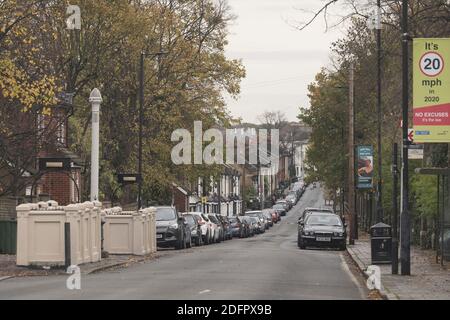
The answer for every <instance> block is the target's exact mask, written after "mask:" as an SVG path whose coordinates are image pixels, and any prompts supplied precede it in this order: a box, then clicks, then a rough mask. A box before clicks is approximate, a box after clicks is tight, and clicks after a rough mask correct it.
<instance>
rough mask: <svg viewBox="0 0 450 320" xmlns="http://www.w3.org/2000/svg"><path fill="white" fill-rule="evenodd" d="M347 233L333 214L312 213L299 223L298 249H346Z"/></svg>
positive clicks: (343, 225) (339, 219) (342, 224)
mask: <svg viewBox="0 0 450 320" xmlns="http://www.w3.org/2000/svg"><path fill="white" fill-rule="evenodd" d="M346 241H347V233H346V227H345V224H344V223H343V222H342V220H341V218H340V217H339V216H338V215H336V214H333V213H325V212H313V213H311V214H310V215H309V216H308V217H307V218H306V219H305V221H304V222H303V221H301V222H299V226H298V247H299V248H300V249H305V248H306V247H328V248H330V247H336V248H339V249H340V250H345V249H346Z"/></svg>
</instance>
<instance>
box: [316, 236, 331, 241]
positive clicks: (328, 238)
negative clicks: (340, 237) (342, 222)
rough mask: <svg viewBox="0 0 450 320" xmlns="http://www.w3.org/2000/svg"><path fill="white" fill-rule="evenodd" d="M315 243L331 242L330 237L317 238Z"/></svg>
mask: <svg viewBox="0 0 450 320" xmlns="http://www.w3.org/2000/svg"><path fill="white" fill-rule="evenodd" d="M316 241H320V242H331V238H330V237H317V238H316Z"/></svg>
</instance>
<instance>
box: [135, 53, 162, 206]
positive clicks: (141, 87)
mask: <svg viewBox="0 0 450 320" xmlns="http://www.w3.org/2000/svg"><path fill="white" fill-rule="evenodd" d="M163 54H165V52H157V53H146V52H144V51H142V52H141V57H140V67H139V138H138V139H139V142H138V174H139V175H140V177H141V179H139V182H138V210H139V209H141V207H142V181H143V175H142V139H143V137H142V136H143V133H142V126H143V122H144V59H145V57H146V56H152V57H156V56H160V55H163Z"/></svg>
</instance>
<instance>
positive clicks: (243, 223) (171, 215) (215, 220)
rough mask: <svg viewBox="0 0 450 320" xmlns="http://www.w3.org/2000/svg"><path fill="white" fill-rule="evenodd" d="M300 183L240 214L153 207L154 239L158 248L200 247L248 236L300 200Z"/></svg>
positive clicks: (261, 229) (267, 227) (264, 229)
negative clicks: (261, 206) (267, 204)
mask: <svg viewBox="0 0 450 320" xmlns="http://www.w3.org/2000/svg"><path fill="white" fill-rule="evenodd" d="M305 187H306V186H305V185H304V184H303V182H296V183H294V184H293V185H292V187H291V189H290V191H289V192H288V194H287V195H286V197H285V199H283V200H279V201H277V202H276V204H275V205H274V206H273V207H272V208H269V209H264V210H260V211H248V212H246V213H245V215H242V216H233V217H226V216H222V215H220V214H214V213H202V212H187V213H180V212H178V211H177V209H176V208H174V207H170V206H166V207H157V210H156V240H157V243H158V246H159V247H174V248H175V249H184V248H190V247H192V245H196V246H202V245H209V244H213V243H219V242H222V241H226V240H230V239H233V238H235V237H237V238H247V237H252V236H254V235H256V234H260V233H264V232H266V230H267V229H269V228H270V227H272V226H273V225H274V224H276V223H278V222H279V221H280V220H281V217H282V216H285V215H286V213H287V212H288V211H289V210H290V209H291V208H292V207H293V206H294V205H295V204H296V203H297V202H298V201H299V200H300V197H301V196H302V194H303V193H304V191H305Z"/></svg>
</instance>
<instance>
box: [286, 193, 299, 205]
mask: <svg viewBox="0 0 450 320" xmlns="http://www.w3.org/2000/svg"><path fill="white" fill-rule="evenodd" d="M285 200H286V201H287V202H289V205H290V206H291V208H292V207H293V206H295V205H296V204H297V195H296V194H292V193H289V194H288V195H287V196H286V198H285Z"/></svg>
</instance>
